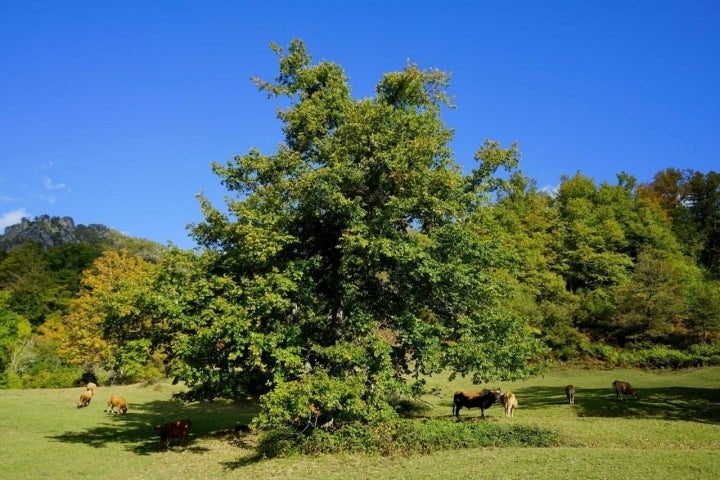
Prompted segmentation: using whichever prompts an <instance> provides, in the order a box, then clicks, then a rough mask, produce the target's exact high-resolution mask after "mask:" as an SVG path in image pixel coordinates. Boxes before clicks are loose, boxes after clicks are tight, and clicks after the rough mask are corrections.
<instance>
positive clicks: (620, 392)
mask: <svg viewBox="0 0 720 480" xmlns="http://www.w3.org/2000/svg"><path fill="white" fill-rule="evenodd" d="M613 388H614V389H615V395H616V396H617V399H618V400H625V397H627V396H628V395H632V397H633V398H634V399H635V400H637V399H638V394H637V392H636V391H635V389H634V388H633V387H632V386H631V385H630V384H629V383H628V382H621V381H620V380H615V381H614V382H613Z"/></svg>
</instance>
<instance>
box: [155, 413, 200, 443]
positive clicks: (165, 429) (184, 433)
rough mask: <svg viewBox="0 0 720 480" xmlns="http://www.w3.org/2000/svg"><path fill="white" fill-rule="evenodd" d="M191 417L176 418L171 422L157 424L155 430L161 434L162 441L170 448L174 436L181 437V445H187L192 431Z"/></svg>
mask: <svg viewBox="0 0 720 480" xmlns="http://www.w3.org/2000/svg"><path fill="white" fill-rule="evenodd" d="M190 424H191V422H190V419H189V418H186V419H185V420H176V421H174V422H170V423H164V424H162V425H157V426H155V431H156V432H157V433H158V434H159V435H160V442H161V443H162V442H165V448H170V443H171V442H172V439H173V438H176V437H177V438H179V439H180V446H181V447H182V446H185V444H186V443H187V439H188V434H189V433H190Z"/></svg>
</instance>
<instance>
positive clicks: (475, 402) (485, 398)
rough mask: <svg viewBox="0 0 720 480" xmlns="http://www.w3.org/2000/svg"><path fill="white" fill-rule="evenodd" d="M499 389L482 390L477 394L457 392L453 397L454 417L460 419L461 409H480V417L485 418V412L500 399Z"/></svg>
mask: <svg viewBox="0 0 720 480" xmlns="http://www.w3.org/2000/svg"><path fill="white" fill-rule="evenodd" d="M500 394H501V392H500V389H499V388H493V389H492V390H488V389H486V388H483V389H482V390H480V391H479V392H463V391H457V392H455V395H454V396H453V408H452V413H453V414H454V415H455V416H456V417H458V418H459V417H460V409H461V408H463V407H464V408H480V416H481V417H482V418H485V410H486V409H488V408H490V406H491V405H492V404H493V403H495V402H496V401H498V400H499V399H500Z"/></svg>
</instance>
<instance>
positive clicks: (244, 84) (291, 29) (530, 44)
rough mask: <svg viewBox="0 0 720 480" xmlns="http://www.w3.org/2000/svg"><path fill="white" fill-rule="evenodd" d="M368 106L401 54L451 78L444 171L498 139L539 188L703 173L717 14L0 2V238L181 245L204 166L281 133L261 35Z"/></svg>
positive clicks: (196, 214) (548, 4)
mask: <svg viewBox="0 0 720 480" xmlns="http://www.w3.org/2000/svg"><path fill="white" fill-rule="evenodd" d="M292 38H300V39H302V40H303V41H304V42H305V44H306V47H307V49H308V51H309V53H310V54H311V55H312V56H313V58H314V60H316V61H319V60H322V59H326V60H330V61H334V62H336V63H338V64H340V65H342V66H343V68H344V69H345V72H346V74H347V76H348V77H349V79H350V84H351V87H352V89H353V95H354V96H356V97H358V98H363V97H367V96H370V95H372V94H373V89H374V86H375V84H376V83H377V81H378V80H379V79H380V78H381V75H382V74H383V73H385V72H390V71H397V70H401V69H402V68H403V67H404V66H405V65H406V63H407V61H408V59H410V61H411V62H413V63H416V64H417V65H418V66H419V67H421V68H431V67H432V68H439V69H441V70H445V71H449V72H452V85H451V87H450V90H449V93H450V94H451V95H454V96H455V104H456V106H457V108H455V109H454V110H451V111H448V112H447V113H446V114H445V115H444V120H445V122H446V123H447V124H448V126H450V127H452V128H454V129H455V130H456V137H455V140H454V142H453V144H452V148H453V150H454V152H455V160H456V161H457V162H458V163H460V164H461V165H463V167H464V168H465V170H466V172H469V171H470V169H471V168H473V166H474V162H473V160H472V157H473V154H474V153H475V151H476V150H477V148H478V147H479V146H480V145H481V144H482V143H483V142H484V140H485V139H486V138H490V139H493V140H498V141H500V142H501V143H502V144H503V145H505V146H508V145H510V143H511V142H513V141H518V142H519V144H520V150H521V151H522V159H521V164H520V167H521V169H522V170H523V172H524V173H525V174H526V175H528V176H530V177H531V178H533V179H535V180H536V181H537V184H538V186H539V187H541V188H542V187H546V186H556V185H557V184H558V183H559V182H560V178H561V176H562V175H573V174H575V173H576V172H577V171H580V172H581V173H582V174H584V175H587V176H590V177H592V178H594V179H595V180H596V182H598V183H599V182H603V181H609V182H611V183H614V182H615V180H616V174H617V173H619V172H621V171H625V172H627V173H630V174H632V175H634V176H635V177H636V178H638V180H639V181H641V182H644V181H650V180H652V177H653V175H654V174H655V173H656V172H658V171H660V170H663V169H665V168H668V167H675V168H681V169H685V168H690V169H694V170H696V171H700V172H704V173H707V172H709V171H711V170H714V171H718V170H720V161H719V159H720V146H719V141H720V2H717V1H693V0H683V1H661V0H658V1H632V0H625V1H615V0H608V1H602V2H599V1H597V2H591V1H503V2H499V1H498V2H483V1H476V2H467V1H462V2H458V1H453V0H448V1H443V2H429V1H422V0H417V1H413V2H392V1H388V0H385V1H382V2H380V1H375V0H367V1H363V2H337V1H334V2H330V1H309V0H308V1H304V2H298V1H266V2H258V1H253V2H245V1H224V2H221V1H212V0H210V1H203V2H185V1H172V2H170V1H155V2H147V1H141V2H137V1H132V0H128V1H122V2H119V1H118V2H113V1H111V2H97V1H93V2H90V1H72V2H58V1H33V0H25V1H15V0H4V1H2V2H0V165H1V167H0V231H1V229H2V228H4V227H5V226H7V225H10V224H13V223H17V222H18V221H19V220H20V218H22V217H23V216H25V217H29V218H34V217H35V216H37V215H42V214H47V215H51V216H71V217H73V219H74V220H75V222H76V223H81V224H90V223H102V224H105V225H107V226H109V227H112V228H115V229H117V230H119V231H121V232H123V233H125V234H128V235H132V236H136V237H142V238H147V239H150V240H154V241H157V242H160V243H163V244H165V243H167V242H173V243H174V244H176V245H178V246H180V247H182V248H192V247H193V246H194V243H193V241H192V240H191V239H190V238H189V237H188V235H187V230H186V228H185V226H186V225H187V224H188V223H194V222H199V221H202V216H201V212H200V208H199V204H198V202H197V200H196V198H195V195H196V194H198V193H200V192H204V193H205V194H206V195H207V196H208V197H209V198H210V199H211V200H212V201H213V202H214V203H215V204H216V206H218V207H222V206H223V196H224V195H225V193H226V192H225V190H224V189H223V187H222V186H221V185H220V181H219V179H218V178H217V177H215V176H214V175H213V174H212V172H211V170H210V162H211V161H217V162H225V161H226V160H228V159H230V158H231V157H232V156H233V155H235V154H243V153H246V152H247V151H248V150H249V149H250V148H251V147H258V148H260V149H261V150H262V151H263V152H264V153H267V154H271V153H273V152H274V151H275V149H276V146H277V144H278V142H279V141H280V140H281V124H280V123H279V122H278V121H277V119H276V118H275V109H276V106H277V105H276V104H275V103H273V101H268V100H267V98H266V96H265V94H263V93H259V92H258V91H257V88H256V87H255V85H254V84H253V83H252V82H251V81H250V80H249V78H250V77H251V76H259V77H261V78H265V79H272V78H273V77H274V76H275V75H276V73H277V57H276V56H275V55H274V54H273V53H272V51H271V50H270V49H269V48H268V44H269V43H270V42H271V41H274V42H277V43H278V44H280V45H283V46H286V45H288V44H289V42H290V40H291V39H292Z"/></svg>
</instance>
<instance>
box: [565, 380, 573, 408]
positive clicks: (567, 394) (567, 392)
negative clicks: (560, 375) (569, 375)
mask: <svg viewBox="0 0 720 480" xmlns="http://www.w3.org/2000/svg"><path fill="white" fill-rule="evenodd" d="M565 397H567V401H568V403H569V404H570V405H573V404H574V403H575V386H574V385H568V386H567V387H565Z"/></svg>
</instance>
